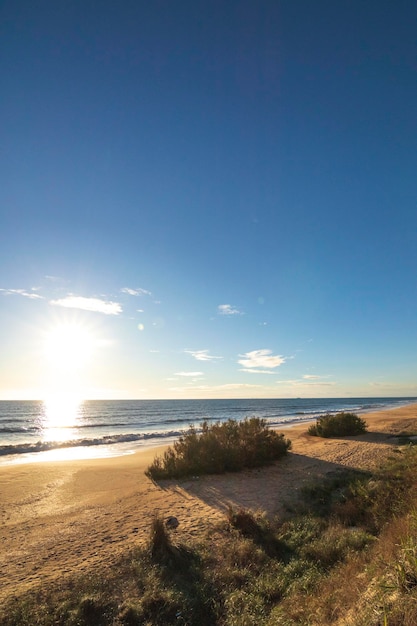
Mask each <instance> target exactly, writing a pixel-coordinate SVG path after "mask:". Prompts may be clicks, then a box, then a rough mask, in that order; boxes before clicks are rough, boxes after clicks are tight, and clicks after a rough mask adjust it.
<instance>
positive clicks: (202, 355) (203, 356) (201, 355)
mask: <svg viewBox="0 0 417 626" xmlns="http://www.w3.org/2000/svg"><path fill="white" fill-rule="evenodd" d="M184 352H185V353H186V354H191V356H193V357H194V358H195V359H196V360H197V361H214V360H216V359H222V358H223V357H222V356H211V355H210V354H209V351H208V350H184Z"/></svg>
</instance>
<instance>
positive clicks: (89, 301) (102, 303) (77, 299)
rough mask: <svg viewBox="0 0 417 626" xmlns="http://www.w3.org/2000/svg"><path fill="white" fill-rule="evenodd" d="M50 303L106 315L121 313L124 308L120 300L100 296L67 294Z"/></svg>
mask: <svg viewBox="0 0 417 626" xmlns="http://www.w3.org/2000/svg"><path fill="white" fill-rule="evenodd" d="M49 304H53V305H54V306H63V307H66V308H68V309H82V310H83V311H94V312H95V313H104V315H119V314H120V313H122V311H123V309H122V307H121V305H120V304H119V303H118V302H111V301H110V300H100V298H84V297H83V296H71V295H69V296H66V297H65V298H60V299H59V300H50V301H49Z"/></svg>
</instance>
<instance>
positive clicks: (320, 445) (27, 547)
mask: <svg viewBox="0 0 417 626" xmlns="http://www.w3.org/2000/svg"><path fill="white" fill-rule="evenodd" d="M365 418H366V420H367V423H368V427H369V433H367V434H366V435H363V436H360V437H354V438H345V439H333V440H323V439H318V438H314V437H309V436H308V435H307V434H306V426H305V425H303V426H297V427H294V428H291V429H286V430H285V434H286V436H288V437H289V438H290V439H291V441H292V443H293V447H292V451H291V452H290V453H289V454H288V456H287V458H285V459H284V460H283V461H282V462H279V463H277V464H276V465H275V466H273V467H269V468H264V469H260V470H253V471H247V472H242V473H239V474H228V475H223V476H207V477H201V478H197V479H192V480H191V479H190V480H183V481H165V482H163V483H161V484H155V483H153V482H152V481H151V480H149V479H148V478H146V477H145V475H144V470H145V469H146V467H147V466H148V465H149V463H150V462H151V461H152V459H153V458H154V456H155V453H156V450H155V449H150V450H149V449H148V450H146V451H143V452H139V453H137V454H134V455H130V456H124V457H117V458H109V459H96V460H89V461H85V460H84V461H75V462H74V461H61V462H54V463H27V464H23V465H14V466H10V465H9V466H2V467H0V494H1V500H0V523H1V526H0V537H1V544H2V550H1V555H0V599H1V598H5V597H8V596H11V595H14V594H20V593H22V592H24V591H25V590H27V589H30V588H33V587H34V586H37V585H43V584H48V583H50V582H52V581H53V580H55V579H58V578H61V577H62V576H65V575H71V574H74V573H76V572H77V571H80V570H86V569H88V568H90V567H91V566H94V565H95V564H96V563H97V564H98V563H99V562H101V563H103V562H104V563H107V564H111V562H112V560H113V559H114V558H116V557H117V555H118V554H119V553H120V551H124V550H126V549H128V548H129V547H131V546H133V545H134V544H137V543H139V542H143V541H146V539H147V536H148V533H149V526H150V520H151V518H152V515H153V514H154V512H155V511H158V512H160V513H161V514H162V515H164V516H168V515H175V516H176V517H178V519H179V521H180V526H179V528H178V531H177V532H178V533H179V536H180V537H181V539H182V540H184V541H187V540H189V539H190V538H192V537H199V536H202V535H205V534H206V533H207V531H209V530H210V528H212V527H213V525H214V524H216V522H218V521H220V520H222V519H224V514H225V511H227V508H228V507H229V506H230V505H231V506H233V507H236V508H239V507H244V508H251V509H261V510H264V511H266V512H268V513H269V514H271V515H275V514H278V515H279V514H280V513H282V511H283V507H284V505H285V503H286V502H288V501H289V500H291V499H293V498H294V497H295V496H296V494H297V492H298V491H299V490H300V488H301V486H302V485H303V484H305V483H306V482H308V481H311V480H312V479H313V478H315V477H319V476H324V475H326V474H327V473H328V472H330V471H333V470H335V469H337V468H338V467H341V466H343V467H352V468H358V469H368V468H371V467H372V466H374V465H375V464H378V463H379V462H380V460H381V459H382V458H383V457H384V456H385V455H387V454H389V453H390V452H391V451H392V448H393V447H395V446H396V445H397V438H396V437H395V434H398V433H399V432H401V431H402V430H404V429H406V428H407V427H408V428H410V427H413V426H415V430H414V432H417V405H412V406H409V407H406V408H401V409H394V410H389V411H383V412H379V413H370V414H368V415H366V416H365Z"/></svg>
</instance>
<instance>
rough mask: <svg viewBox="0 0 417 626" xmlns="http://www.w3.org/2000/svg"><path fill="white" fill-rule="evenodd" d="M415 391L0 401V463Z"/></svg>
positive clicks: (131, 446) (355, 407)
mask: <svg viewBox="0 0 417 626" xmlns="http://www.w3.org/2000/svg"><path fill="white" fill-rule="evenodd" d="M416 402H417V398H313V399H311V398H310V399H307V398H299V399H253V400H233V399H227V400H85V401H82V402H78V403H76V402H71V401H69V400H65V401H64V402H60V403H57V402H55V403H45V402H42V401H17V400H16V401H5V400H3V401H0V463H1V464H5V463H7V464H9V463H21V462H30V461H42V460H64V459H75V458H95V457H103V456H117V455H122V454H129V453H132V452H135V451H136V450H138V449H140V448H143V447H145V446H146V447H149V446H158V445H164V444H167V443H168V444H169V443H172V442H173V441H174V440H175V439H176V438H178V437H179V436H180V435H181V434H182V433H184V431H186V430H187V429H188V428H189V427H190V426H191V425H193V426H195V427H196V428H197V429H198V427H199V425H201V423H202V422H203V421H207V422H209V423H213V422H217V421H224V420H227V419H234V420H242V419H244V418H245V417H252V416H257V417H261V418H264V419H265V420H266V421H267V422H268V424H270V425H271V426H273V427H275V428H280V427H282V428H285V427H286V426H290V425H293V424H296V423H301V422H307V421H310V420H313V419H315V418H317V417H318V416H320V415H323V414H325V413H337V412H338V411H344V410H347V411H353V412H355V413H358V414H362V413H364V412H368V411H378V410H382V409H389V408H395V407H400V406H406V405H407V404H412V403H416Z"/></svg>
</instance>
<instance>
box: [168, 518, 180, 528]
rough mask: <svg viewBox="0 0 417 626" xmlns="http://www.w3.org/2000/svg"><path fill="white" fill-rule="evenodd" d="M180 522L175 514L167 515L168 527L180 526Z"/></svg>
mask: <svg viewBox="0 0 417 626" xmlns="http://www.w3.org/2000/svg"><path fill="white" fill-rule="evenodd" d="M178 524H179V521H178V519H177V518H176V517H174V516H173V515H171V516H170V517H167V519H166V520H165V526H166V527H167V528H178Z"/></svg>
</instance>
